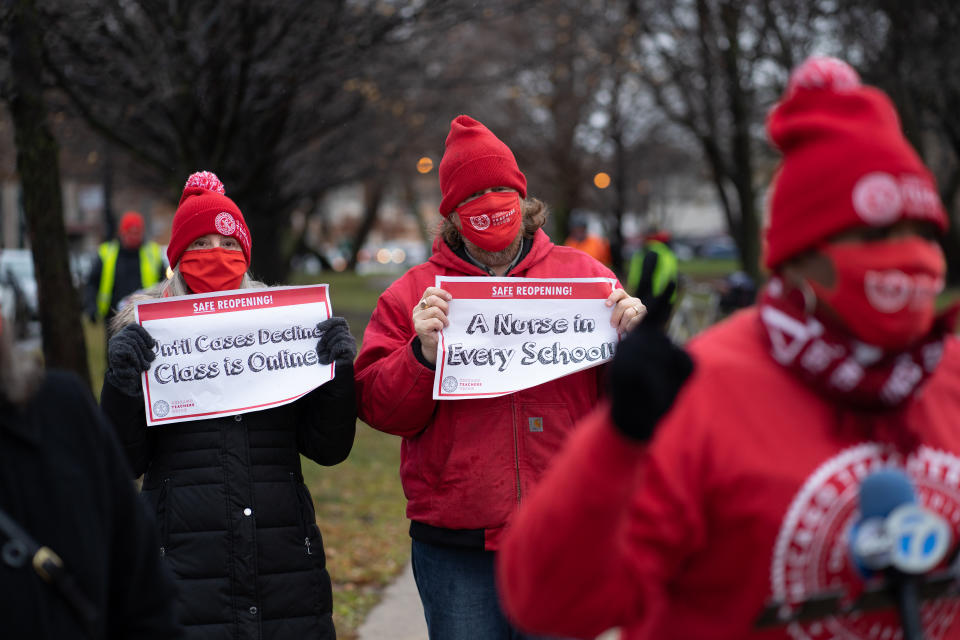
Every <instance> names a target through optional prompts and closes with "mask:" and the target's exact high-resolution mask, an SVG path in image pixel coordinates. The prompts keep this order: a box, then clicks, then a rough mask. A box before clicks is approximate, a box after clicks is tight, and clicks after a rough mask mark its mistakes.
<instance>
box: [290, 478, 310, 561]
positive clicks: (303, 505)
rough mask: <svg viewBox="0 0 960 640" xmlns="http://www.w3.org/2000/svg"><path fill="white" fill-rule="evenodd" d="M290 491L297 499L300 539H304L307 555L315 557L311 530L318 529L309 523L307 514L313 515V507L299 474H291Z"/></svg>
mask: <svg viewBox="0 0 960 640" xmlns="http://www.w3.org/2000/svg"><path fill="white" fill-rule="evenodd" d="M290 489H291V491H293V496H294V499H295V501H296V502H295V504H296V505H297V521H298V522H299V523H300V537H301V538H302V539H303V549H304V553H306V555H308V556H311V555H313V549H312V547H313V543H312V542H311V540H310V533H311V529H315V528H316V527H315V526H313V527H311V526H310V525H311V524H315V523H311V522H309V519H310V518H309V516H308V515H307V514H310V513H313V509H312V508H310V507H311V506H312V505H310V504H309V497H308V496H306V495H304V494H305V493H306V487H305V486H303V483H302V482H300V480H299V479H298V478H297V474H295V473H293V472H290Z"/></svg>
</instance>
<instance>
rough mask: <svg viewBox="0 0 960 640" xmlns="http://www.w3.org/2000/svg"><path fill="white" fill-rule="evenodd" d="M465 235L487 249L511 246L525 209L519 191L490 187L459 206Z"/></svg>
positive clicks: (461, 226) (496, 249) (461, 227)
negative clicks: (488, 190) (486, 191)
mask: <svg viewBox="0 0 960 640" xmlns="http://www.w3.org/2000/svg"><path fill="white" fill-rule="evenodd" d="M457 214H458V215H459V216H460V231H461V233H463V237H464V238H466V239H467V240H469V241H470V242H472V243H473V244H475V245H477V246H478V247H480V248H481V249H483V250H485V251H501V250H502V249H506V248H507V247H509V246H510V243H511V242H513V240H514V238H516V237H517V232H518V231H520V224H521V223H522V222H523V209H522V207H521V203H520V194H519V193H517V192H516V191H491V192H490V193H485V194H483V195H482V196H480V197H479V198H476V199H474V200H471V201H470V202H468V203H466V204H462V205H460V206H459V207H458V208H457Z"/></svg>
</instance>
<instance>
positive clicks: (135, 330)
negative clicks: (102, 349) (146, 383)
mask: <svg viewBox="0 0 960 640" xmlns="http://www.w3.org/2000/svg"><path fill="white" fill-rule="evenodd" d="M155 345H156V340H154V339H153V337H152V336H151V335H150V334H149V333H148V332H147V330H146V329H144V328H143V327H141V326H140V325H138V324H136V323H132V324H128V325H127V326H125V327H124V328H123V329H121V330H120V331H119V332H117V335H115V336H113V337H112V338H110V342H109V343H108V344H107V372H106V374H105V377H106V379H107V382H109V383H110V384H111V385H113V386H114V387H116V388H117V389H119V390H120V391H122V392H123V393H125V394H126V395H128V396H131V397H139V396H140V393H141V388H140V376H141V374H142V373H143V372H144V371H146V370H147V369H149V368H150V363H151V362H153V359H154V358H155V357H156V355H155V354H154V353H153V347H154V346H155Z"/></svg>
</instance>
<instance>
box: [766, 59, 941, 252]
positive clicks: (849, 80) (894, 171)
mask: <svg viewBox="0 0 960 640" xmlns="http://www.w3.org/2000/svg"><path fill="white" fill-rule="evenodd" d="M767 131H768V133H769V135H770V139H771V140H772V142H773V144H774V145H775V146H776V147H777V148H778V149H779V150H780V151H781V152H782V153H783V159H782V162H781V165H780V168H779V171H778V174H777V176H776V177H775V178H774V182H773V185H772V186H771V189H772V195H771V197H770V199H769V208H770V209H769V219H768V221H767V227H766V230H765V241H766V265H767V266H768V267H769V268H771V269H774V268H776V267H777V266H778V265H780V264H781V263H782V262H783V261H784V260H787V259H789V258H791V257H793V256H795V255H797V254H799V253H801V252H803V251H805V250H808V249H811V248H814V247H816V246H817V245H818V244H819V243H820V242H821V241H823V240H825V239H826V238H829V237H830V236H833V235H834V234H837V233H839V232H841V231H845V230H847V229H851V228H854V227H862V226H869V227H885V226H888V225H890V224H893V223H894V222H897V221H898V220H904V219H909V220H925V221H929V222H932V223H934V224H935V225H936V226H937V227H939V228H940V230H941V232H942V231H944V230H945V229H946V227H947V216H946V212H945V211H944V209H943V205H942V204H941V202H940V197H939V195H938V193H937V187H936V183H935V181H934V179H933V176H932V175H931V173H930V171H929V170H927V168H926V167H925V166H924V164H923V162H922V161H921V160H920V157H919V156H918V155H917V153H916V151H914V150H913V147H911V146H910V143H909V142H907V140H906V138H904V136H903V133H902V131H901V130H900V119H899V117H898V116H897V112H896V110H895V109H894V107H893V104H892V103H891V102H890V99H889V98H888V97H887V96H886V94H884V93H883V92H882V91H880V90H878V89H874V88H873V87H867V86H863V85H862V84H861V83H860V77H859V76H858V75H857V72H856V71H854V70H853V68H852V67H850V65H848V64H847V63H845V62H843V61H842V60H838V59H836V58H825V57H815V58H810V59H808V60H807V61H806V62H804V63H803V64H802V65H800V66H799V67H797V69H795V70H794V72H793V73H792V74H791V76H790V81H789V83H788V84H787V90H786V92H785V94H784V96H783V98H782V99H781V101H780V102H779V103H778V104H777V105H776V106H775V107H774V108H773V110H772V111H771V112H770V115H769V117H768V118H767Z"/></svg>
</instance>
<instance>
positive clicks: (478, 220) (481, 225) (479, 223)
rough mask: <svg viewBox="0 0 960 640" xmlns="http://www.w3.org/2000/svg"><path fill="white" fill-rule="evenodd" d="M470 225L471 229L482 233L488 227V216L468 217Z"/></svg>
mask: <svg viewBox="0 0 960 640" xmlns="http://www.w3.org/2000/svg"><path fill="white" fill-rule="evenodd" d="M470 224H472V225H473V228H474V229H476V230H477V231H483V230H484V229H486V228H487V227H489V226H490V216H488V215H487V214H483V215H482V216H470Z"/></svg>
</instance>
